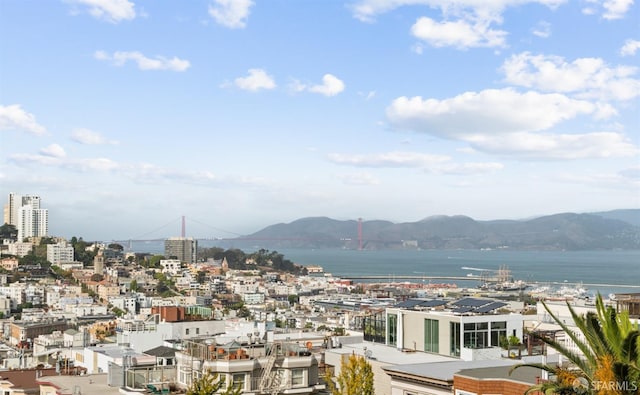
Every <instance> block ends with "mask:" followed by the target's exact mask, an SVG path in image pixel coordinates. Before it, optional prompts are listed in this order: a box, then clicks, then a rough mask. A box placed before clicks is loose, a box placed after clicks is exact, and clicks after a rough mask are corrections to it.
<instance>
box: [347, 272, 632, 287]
mask: <svg viewBox="0 0 640 395" xmlns="http://www.w3.org/2000/svg"><path fill="white" fill-rule="evenodd" d="M339 277H340V278H342V279H345V280H377V281H396V280H423V281H424V280H450V281H480V280H481V278H480V277H468V276H466V277H461V276H418V275H403V274H389V275H386V276H381V275H375V276H371V275H361V276H358V275H349V276H339ZM527 284H528V285H530V286H540V285H573V286H577V285H585V286H588V287H606V288H638V289H640V285H638V284H600V283H584V282H564V281H531V282H527Z"/></svg>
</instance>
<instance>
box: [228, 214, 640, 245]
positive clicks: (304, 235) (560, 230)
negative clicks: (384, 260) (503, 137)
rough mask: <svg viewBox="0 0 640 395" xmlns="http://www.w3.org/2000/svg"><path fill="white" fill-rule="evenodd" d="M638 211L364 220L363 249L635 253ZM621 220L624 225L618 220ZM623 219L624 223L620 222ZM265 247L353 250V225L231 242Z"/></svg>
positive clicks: (279, 230) (311, 221) (322, 224)
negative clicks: (505, 217)
mask: <svg viewBox="0 0 640 395" xmlns="http://www.w3.org/2000/svg"><path fill="white" fill-rule="evenodd" d="M638 218H640V210H616V211H611V212H606V213H592V214H575V213H563V214H554V215H548V216H544V217H539V218H534V219H529V220H522V221H515V220H495V221H476V220H474V219H473V218H469V217H466V216H434V217H428V218H425V219H423V220H420V221H417V222H404V223H393V222H390V221H363V223H362V240H363V248H364V249H374V250H375V249H398V248H421V249H458V248H462V249H481V248H487V249H488V248H492V249H496V248H509V249H520V250H588V249H640V226H638V225H636V224H635V223H634V221H635V220H637V219H638ZM623 219H624V220H623ZM625 220H626V221H625ZM234 244H235V245H237V246H239V245H247V246H255V245H260V246H261V247H265V248H272V249H273V248H348V249H357V248H358V247H359V245H358V244H359V240H358V223H357V221H355V220H350V221H339V220H334V219H331V218H327V217H312V218H302V219H298V220H296V221H293V222H291V223H288V224H276V225H271V226H268V227H266V228H264V229H262V230H260V231H258V232H256V233H253V234H251V235H247V236H244V237H240V238H237V239H235V240H234Z"/></svg>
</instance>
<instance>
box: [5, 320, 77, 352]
mask: <svg viewBox="0 0 640 395" xmlns="http://www.w3.org/2000/svg"><path fill="white" fill-rule="evenodd" d="M67 328H68V324H67V321H66V320H55V321H41V322H20V321H14V322H12V323H11V325H10V339H9V342H10V343H11V344H12V345H14V346H16V345H24V344H26V343H29V342H33V339H35V338H36V337H38V336H40V335H48V334H50V333H52V332H54V331H65V330H67Z"/></svg>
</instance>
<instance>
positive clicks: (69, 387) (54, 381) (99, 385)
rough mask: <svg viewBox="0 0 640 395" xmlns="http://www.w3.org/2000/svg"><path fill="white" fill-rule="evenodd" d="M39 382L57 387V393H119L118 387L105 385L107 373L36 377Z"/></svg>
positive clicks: (102, 394)
mask: <svg viewBox="0 0 640 395" xmlns="http://www.w3.org/2000/svg"><path fill="white" fill-rule="evenodd" d="M38 383H40V384H45V385H46V384H50V385H53V386H55V387H56V388H58V394H61V395H73V394H87V395H88V394H100V395H115V394H120V388H118V387H110V386H108V385H107V374H106V373H105V374H90V375H86V376H44V377H40V378H39V379H38Z"/></svg>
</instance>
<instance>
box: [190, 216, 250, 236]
mask: <svg viewBox="0 0 640 395" xmlns="http://www.w3.org/2000/svg"><path fill="white" fill-rule="evenodd" d="M187 219H188V220H189V222H195V223H197V224H200V225H203V226H206V227H208V228H211V229H213V230H215V231H218V232H223V233H228V234H231V235H234V236H242V235H241V234H240V233H236V232H232V231H230V230H224V229H220V228H216V227H215V226H212V225H209V224H205V223H203V222H200V221H197V220H195V219H193V218H190V217H187Z"/></svg>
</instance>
